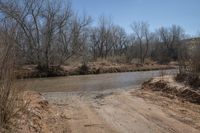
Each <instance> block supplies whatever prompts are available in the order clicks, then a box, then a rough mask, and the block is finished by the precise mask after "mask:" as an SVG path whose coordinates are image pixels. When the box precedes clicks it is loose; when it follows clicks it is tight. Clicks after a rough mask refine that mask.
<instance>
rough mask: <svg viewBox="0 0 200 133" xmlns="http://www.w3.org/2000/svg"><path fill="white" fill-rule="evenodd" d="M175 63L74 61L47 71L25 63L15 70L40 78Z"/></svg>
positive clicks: (147, 68) (23, 75) (155, 67)
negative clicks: (83, 62)
mask: <svg viewBox="0 0 200 133" xmlns="http://www.w3.org/2000/svg"><path fill="white" fill-rule="evenodd" d="M174 68H176V64H174V63H171V64H168V65H161V64H157V63H156V62H151V63H145V64H126V63H125V64H124V63H112V62H108V61H99V62H89V63H88V64H87V65H82V64H81V63H74V64H69V65H65V66H50V68H49V70H48V72H46V71H44V70H40V69H38V68H37V66H35V65H26V66H23V67H20V68H18V69H17V70H16V72H15V73H16V74H15V75H16V77H17V78H19V79H21V78H41V77H59V76H71V75H91V74H102V73H119V72H136V71H151V70H163V69H174Z"/></svg>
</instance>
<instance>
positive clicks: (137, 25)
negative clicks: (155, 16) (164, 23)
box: [131, 22, 152, 64]
mask: <svg viewBox="0 0 200 133" xmlns="http://www.w3.org/2000/svg"><path fill="white" fill-rule="evenodd" d="M131 28H132V30H133V31H134V35H135V37H136V41H137V43H138V44H139V49H140V55H139V58H140V63H142V64H143V63H144V61H145V58H146V56H147V54H148V50H149V44H150V41H151V39H152V34H151V33H150V31H149V25H148V23H145V22H134V23H133V24H132V25H131Z"/></svg>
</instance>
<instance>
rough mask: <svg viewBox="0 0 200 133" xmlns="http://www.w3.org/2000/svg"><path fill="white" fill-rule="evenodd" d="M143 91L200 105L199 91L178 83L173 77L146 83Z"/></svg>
mask: <svg viewBox="0 0 200 133" xmlns="http://www.w3.org/2000/svg"><path fill="white" fill-rule="evenodd" d="M142 89H145V90H151V91H158V92H162V93H163V95H165V96H169V97H171V98H172V97H178V98H181V99H182V100H186V101H189V102H192V103H196V104H200V93H199V91H197V90H195V89H193V88H191V87H189V86H185V85H183V84H181V83H177V82H176V81H175V80H173V77H171V76H166V77H164V78H163V77H162V78H156V79H152V80H150V81H148V82H145V83H144V84H143V85H142Z"/></svg>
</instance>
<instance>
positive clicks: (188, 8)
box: [71, 0, 200, 35]
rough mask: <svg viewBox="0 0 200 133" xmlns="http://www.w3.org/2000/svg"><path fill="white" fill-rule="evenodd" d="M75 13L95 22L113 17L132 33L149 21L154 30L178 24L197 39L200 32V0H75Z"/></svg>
mask: <svg viewBox="0 0 200 133" xmlns="http://www.w3.org/2000/svg"><path fill="white" fill-rule="evenodd" d="M71 2H72V6H73V9H75V11H77V12H79V13H80V14H81V13H82V12H85V13H87V14H88V15H90V16H91V17H92V18H93V20H94V21H93V24H95V23H96V22H97V20H98V17H99V16H101V15H105V16H107V17H111V18H112V19H113V22H114V23H115V24H118V25H120V26H122V27H124V28H125V29H126V31H127V32H128V33H130V32H131V28H130V24H131V23H132V22H133V21H146V22H148V23H149V24H150V27H151V30H154V29H156V28H158V27H160V26H170V25H172V24H177V25H180V26H182V27H183V28H184V29H185V31H186V33H188V34H191V35H195V34H196V33H197V32H198V31H200V0H71Z"/></svg>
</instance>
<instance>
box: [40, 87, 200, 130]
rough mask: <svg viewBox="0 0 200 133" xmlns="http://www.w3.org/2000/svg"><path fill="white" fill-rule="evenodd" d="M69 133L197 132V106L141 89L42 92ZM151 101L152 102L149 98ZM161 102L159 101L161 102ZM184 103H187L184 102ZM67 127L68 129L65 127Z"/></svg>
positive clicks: (199, 112)
mask: <svg viewBox="0 0 200 133" xmlns="http://www.w3.org/2000/svg"><path fill="white" fill-rule="evenodd" d="M44 96H45V97H46V98H47V100H48V101H50V103H53V104H57V106H58V107H59V108H60V111H61V112H62V113H61V117H62V118H63V119H64V124H63V129H64V128H65V129H66V128H67V129H68V130H67V131H66V130H65V131H66V132H72V133H199V132H200V118H199V117H200V115H199V114H200V107H196V106H195V105H194V106H195V108H193V107H191V108H193V109H194V110H188V106H186V105H185V107H184V105H182V104H180V102H179V101H176V100H174V99H173V100H170V99H168V98H163V97H161V96H156V95H154V94H152V93H145V92H141V91H140V90H135V88H134V89H125V90H120V89H119V90H116V89H115V90H106V91H103V92H100V91H94V92H80V93H78V92H71V93H69V92H68V93H64V92H62V93H55V92H52V93H44ZM152 98H153V99H152ZM160 101H162V102H160ZM184 104H187V103H184ZM66 126H67V127H66Z"/></svg>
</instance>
